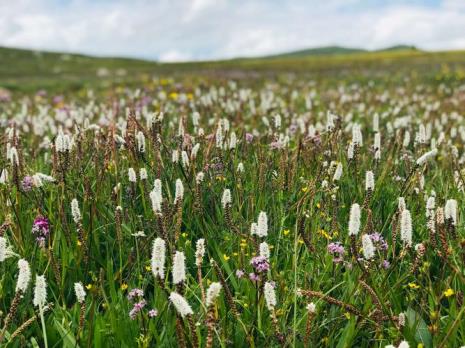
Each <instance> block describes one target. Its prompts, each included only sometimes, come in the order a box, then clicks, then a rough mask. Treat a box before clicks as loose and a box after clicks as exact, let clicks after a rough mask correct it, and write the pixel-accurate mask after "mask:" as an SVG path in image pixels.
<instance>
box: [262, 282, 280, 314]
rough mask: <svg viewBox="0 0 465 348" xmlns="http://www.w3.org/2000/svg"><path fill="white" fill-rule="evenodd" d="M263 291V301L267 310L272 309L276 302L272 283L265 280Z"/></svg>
mask: <svg viewBox="0 0 465 348" xmlns="http://www.w3.org/2000/svg"><path fill="white" fill-rule="evenodd" d="M263 293H264V295H265V302H266V306H267V308H268V310H269V311H273V310H274V308H275V307H276V303H277V301H276V293H275V291H274V286H273V284H271V283H270V282H266V283H265V286H264V287H263Z"/></svg>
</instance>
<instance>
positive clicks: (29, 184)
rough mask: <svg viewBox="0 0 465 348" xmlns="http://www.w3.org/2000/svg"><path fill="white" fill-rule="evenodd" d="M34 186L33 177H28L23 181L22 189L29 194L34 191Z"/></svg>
mask: <svg viewBox="0 0 465 348" xmlns="http://www.w3.org/2000/svg"><path fill="white" fill-rule="evenodd" d="M33 186H34V184H33V181H32V177H31V176H29V175H27V176H25V177H24V178H23V180H22V181H21V188H22V189H23V191H24V192H29V191H31V190H32V188H33Z"/></svg>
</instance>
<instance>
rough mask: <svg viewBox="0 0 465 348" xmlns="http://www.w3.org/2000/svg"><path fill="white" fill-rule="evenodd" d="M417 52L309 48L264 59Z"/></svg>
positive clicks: (408, 48) (397, 48)
mask: <svg viewBox="0 0 465 348" xmlns="http://www.w3.org/2000/svg"><path fill="white" fill-rule="evenodd" d="M404 50H405V51H417V50H418V49H417V48H416V47H415V46H408V45H396V46H391V47H386V48H383V49H379V50H373V51H370V50H365V49H362V48H352V47H342V46H327V47H316V48H308V49H304V50H298V51H292V52H285V53H280V54H273V55H269V56H265V57H262V58H267V59H268V58H298V57H308V56H327V55H341V54H352V53H368V52H388V51H404Z"/></svg>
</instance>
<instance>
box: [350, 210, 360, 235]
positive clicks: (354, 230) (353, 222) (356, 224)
mask: <svg viewBox="0 0 465 348" xmlns="http://www.w3.org/2000/svg"><path fill="white" fill-rule="evenodd" d="M360 219H361V213H360V205H358V203H354V204H352V207H351V208H350V215H349V236H356V235H357V234H358V232H359V231H360V225H361V222H360Z"/></svg>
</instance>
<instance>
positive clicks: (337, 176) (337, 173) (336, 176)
mask: <svg viewBox="0 0 465 348" xmlns="http://www.w3.org/2000/svg"><path fill="white" fill-rule="evenodd" d="M341 176H342V163H341V162H339V163H338V164H337V166H336V170H335V171H334V175H333V181H339V180H340V179H341Z"/></svg>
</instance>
